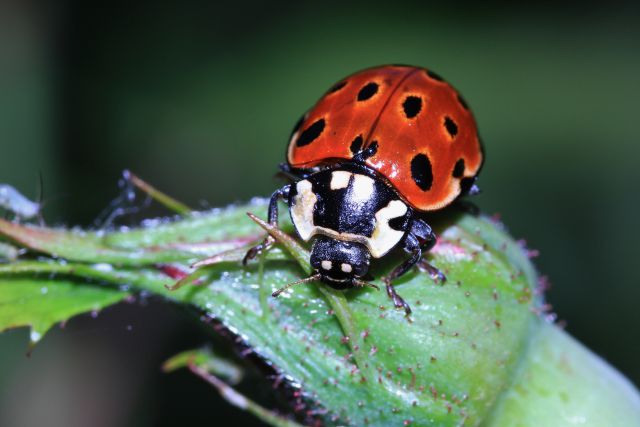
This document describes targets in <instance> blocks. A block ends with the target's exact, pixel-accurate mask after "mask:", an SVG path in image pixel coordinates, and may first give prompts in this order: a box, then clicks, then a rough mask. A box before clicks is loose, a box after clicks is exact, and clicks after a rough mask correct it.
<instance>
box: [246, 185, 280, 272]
mask: <svg viewBox="0 0 640 427" xmlns="http://www.w3.org/2000/svg"><path fill="white" fill-rule="evenodd" d="M290 190H291V185H288V184H287V185H285V186H284V187H282V188H280V189H278V190H276V191H274V192H273V194H272V195H271V200H270V201H269V214H268V215H269V224H271V225H275V226H277V225H278V201H279V200H280V199H285V200H286V199H288V198H289V191H290ZM274 242H275V240H274V238H273V237H271V236H267V237H266V238H265V239H264V240H263V241H262V243H260V244H258V245H256V246H254V247H252V248H251V249H249V250H248V251H247V253H246V255H245V256H244V258H243V259H242V264H243V265H247V262H249V260H251V259H253V258H255V257H256V256H257V255H258V254H259V253H260V252H262V251H265V250H267V249H269V247H271V245H273V243H274Z"/></svg>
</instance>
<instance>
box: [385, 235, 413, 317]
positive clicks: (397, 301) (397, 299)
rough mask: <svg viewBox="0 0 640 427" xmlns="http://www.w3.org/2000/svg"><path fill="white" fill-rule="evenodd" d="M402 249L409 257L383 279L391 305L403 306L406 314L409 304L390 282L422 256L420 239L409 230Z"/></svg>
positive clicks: (409, 310)
mask: <svg viewBox="0 0 640 427" xmlns="http://www.w3.org/2000/svg"><path fill="white" fill-rule="evenodd" d="M404 250H405V251H407V252H409V253H410V254H411V258H409V259H407V260H405V261H404V262H403V263H402V264H400V265H399V266H397V267H396V268H394V269H393V270H392V271H391V273H389V275H388V276H386V277H385V278H384V279H383V280H384V283H385V285H386V288H387V295H389V298H391V300H392V301H393V305H394V306H395V307H396V308H404V312H405V313H406V315H407V316H408V315H410V314H411V307H409V304H408V303H407V302H406V301H405V300H404V299H403V298H402V297H401V296H400V295H398V293H397V292H396V289H395V288H394V287H393V284H392V283H391V282H392V281H393V280H394V279H397V278H398V277H400V276H402V275H403V274H404V273H406V272H407V271H409V269H410V268H411V267H413V266H414V265H415V264H416V263H417V262H418V261H419V260H420V258H422V249H421V248H420V241H419V240H418V238H417V237H416V236H415V235H414V234H413V233H411V232H409V233H408V234H407V236H406V237H405V238H404Z"/></svg>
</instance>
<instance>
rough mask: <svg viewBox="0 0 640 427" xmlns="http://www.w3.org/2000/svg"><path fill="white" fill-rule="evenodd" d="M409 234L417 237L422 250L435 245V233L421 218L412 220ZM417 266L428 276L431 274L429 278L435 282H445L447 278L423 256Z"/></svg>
mask: <svg viewBox="0 0 640 427" xmlns="http://www.w3.org/2000/svg"><path fill="white" fill-rule="evenodd" d="M411 234H413V235H414V236H416V237H417V238H418V240H419V241H420V247H421V248H422V250H423V251H424V252H427V251H430V250H431V249H432V248H433V247H434V246H435V245H436V241H437V238H436V234H435V233H434V232H433V230H432V229H431V227H430V226H429V224H427V223H426V222H425V221H423V220H421V219H418V218H416V219H414V220H413V224H412V225H411ZM418 266H419V267H420V268H422V269H423V270H425V271H426V272H427V273H429V276H431V278H432V279H433V280H435V281H436V282H442V283H444V282H446V280H447V278H446V277H445V275H444V274H443V273H442V271H440V270H438V268H437V267H434V266H433V265H431V264H430V263H429V261H427V260H426V259H425V258H424V257H423V258H421V259H420V262H419V264H418Z"/></svg>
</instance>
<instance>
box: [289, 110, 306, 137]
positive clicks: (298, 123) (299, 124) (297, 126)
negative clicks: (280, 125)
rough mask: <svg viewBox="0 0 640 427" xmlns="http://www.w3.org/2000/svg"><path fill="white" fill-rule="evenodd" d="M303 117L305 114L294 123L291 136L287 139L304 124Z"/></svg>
mask: <svg viewBox="0 0 640 427" xmlns="http://www.w3.org/2000/svg"><path fill="white" fill-rule="evenodd" d="M304 116H306V114H303V115H302V116H300V118H299V119H298V121H297V122H296V124H295V126H294V127H293V130H292V131H291V135H289V139H291V138H292V137H293V134H294V133H296V132H298V130H299V129H300V126H302V123H304Z"/></svg>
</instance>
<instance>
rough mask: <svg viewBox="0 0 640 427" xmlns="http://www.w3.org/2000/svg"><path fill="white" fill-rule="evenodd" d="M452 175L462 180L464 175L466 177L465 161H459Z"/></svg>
mask: <svg viewBox="0 0 640 427" xmlns="http://www.w3.org/2000/svg"><path fill="white" fill-rule="evenodd" d="M452 175H453V177H454V178H462V175H464V159H458V161H457V162H456V165H455V166H454V167H453V173H452Z"/></svg>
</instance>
